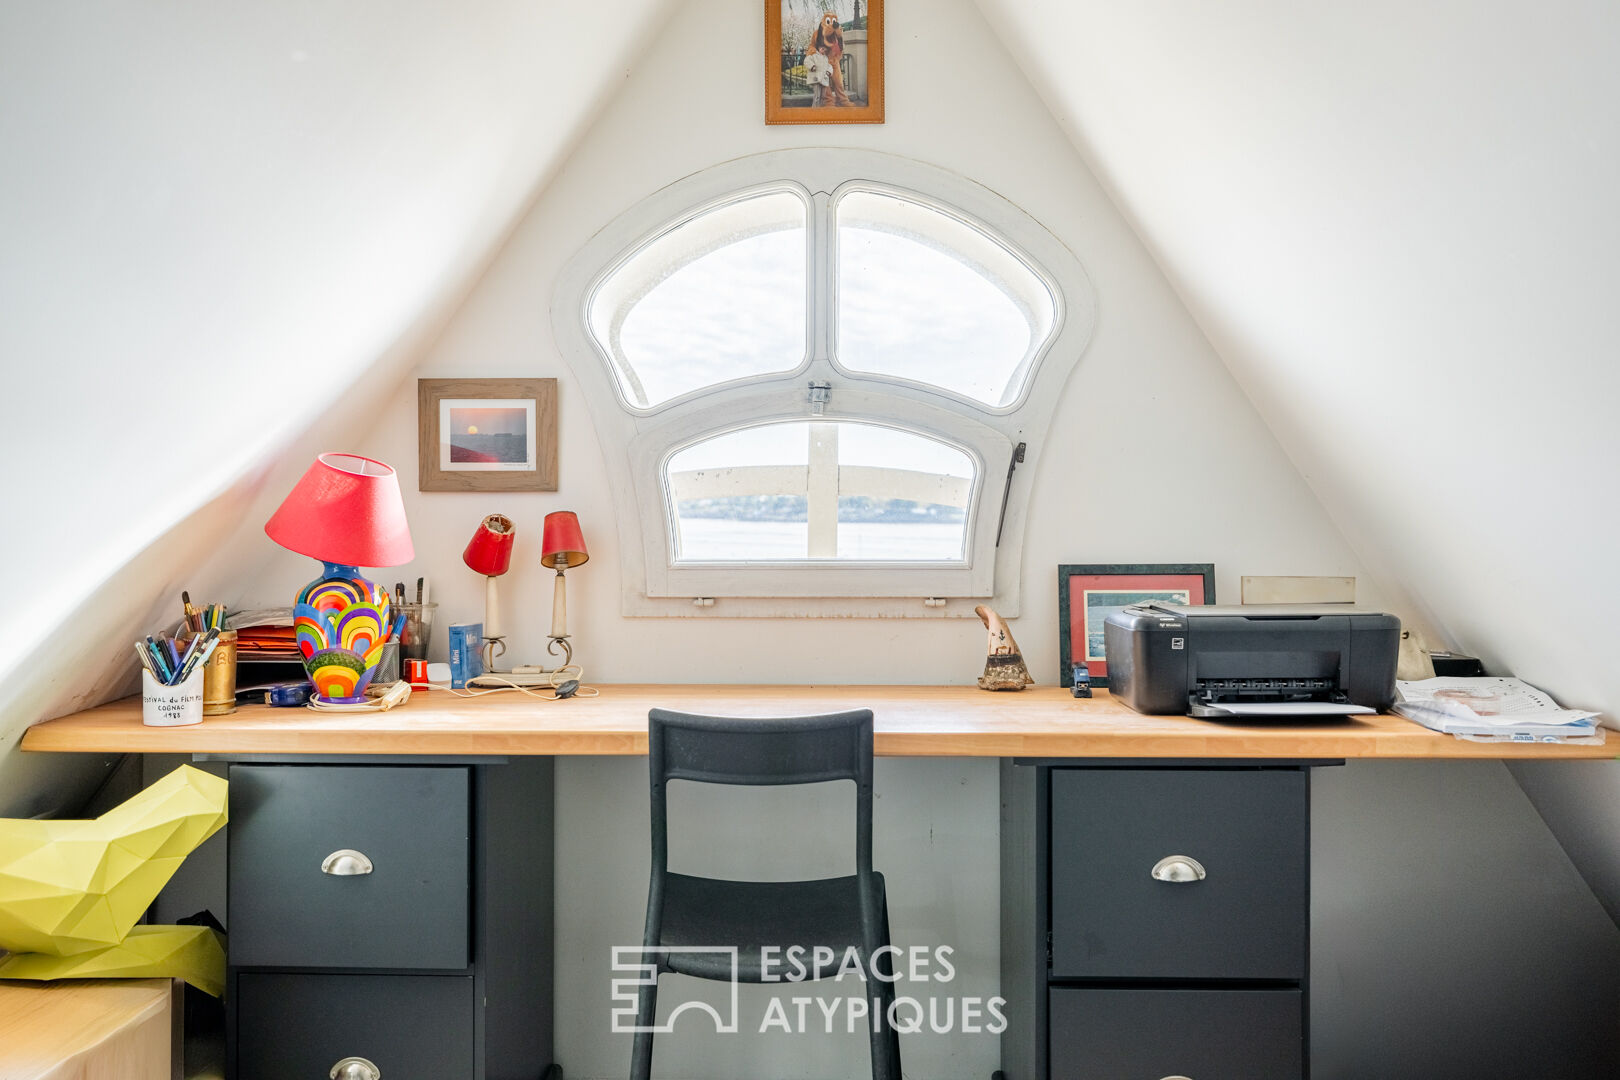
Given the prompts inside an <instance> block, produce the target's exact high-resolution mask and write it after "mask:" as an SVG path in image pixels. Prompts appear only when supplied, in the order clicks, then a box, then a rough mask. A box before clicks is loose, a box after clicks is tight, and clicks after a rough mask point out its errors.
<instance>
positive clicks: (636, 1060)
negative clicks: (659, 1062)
mask: <svg viewBox="0 0 1620 1080" xmlns="http://www.w3.org/2000/svg"><path fill="white" fill-rule="evenodd" d="M657 1022H658V976H657V975H656V974H654V975H653V981H652V982H650V983H647V984H646V985H645V986H643V987H641V989H640V990H638V991H636V1027H637V1028H639V1029H640V1030H638V1031H637V1032H636V1035H635V1040H636V1043H635V1050H634V1051H633V1052H632V1053H631V1055H630V1080H652V1051H653V1037H652V1031H651V1030H650V1029H651V1028H652V1026H653V1025H654V1024H655V1023H657Z"/></svg>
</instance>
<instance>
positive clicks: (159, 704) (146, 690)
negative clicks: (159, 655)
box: [141, 665, 203, 727]
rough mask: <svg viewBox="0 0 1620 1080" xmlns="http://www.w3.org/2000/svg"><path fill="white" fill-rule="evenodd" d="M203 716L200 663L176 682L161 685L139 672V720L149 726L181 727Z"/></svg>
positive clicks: (199, 721) (146, 673)
mask: <svg viewBox="0 0 1620 1080" xmlns="http://www.w3.org/2000/svg"><path fill="white" fill-rule="evenodd" d="M202 718H203V671H202V667H201V666H200V665H199V666H198V668H197V670H195V671H193V672H192V673H191V674H190V675H189V676H188V677H187V678H186V681H185V682H183V683H181V684H180V685H179V686H164V685H163V684H162V683H160V682H158V681H157V680H156V679H154V678H152V673H151V672H150V671H142V672H141V723H143V724H146V725H147V726H149V727H184V726H185V725H187V724H200V723H202Z"/></svg>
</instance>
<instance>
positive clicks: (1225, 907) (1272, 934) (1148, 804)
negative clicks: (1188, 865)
mask: <svg viewBox="0 0 1620 1080" xmlns="http://www.w3.org/2000/svg"><path fill="white" fill-rule="evenodd" d="M1308 797H1309V789H1308V787H1307V784H1306V779H1305V774H1304V773H1303V772H1300V771H1296V770H1220V769H1210V770H1205V769H1185V770H1178V769H1157V770H1154V769H1054V770H1053V771H1052V822H1051V853H1052V927H1051V929H1052V976H1053V977H1054V978H1160V979H1236V978H1252V979H1300V978H1303V977H1304V974H1305V937H1306V920H1307V916H1308V912H1307V910H1306V906H1307V905H1306V886H1307V876H1308V873H1309V864H1308V862H1307V841H1308V836H1309V821H1308V812H1309V807H1308ZM1178 855H1179V856H1187V857H1190V858H1191V859H1192V860H1195V861H1196V862H1197V863H1198V864H1199V865H1201V866H1202V867H1203V869H1204V871H1205V875H1206V876H1205V877H1204V878H1203V880H1195V881H1191V882H1182V883H1176V882H1167V881H1161V880H1158V879H1155V878H1154V877H1153V874H1152V872H1153V869H1154V867H1155V865H1157V864H1158V863H1159V862H1160V861H1161V860H1164V859H1166V858H1169V857H1172V856H1178ZM1155 1080H1156V1078H1155Z"/></svg>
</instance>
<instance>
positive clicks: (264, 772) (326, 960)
mask: <svg viewBox="0 0 1620 1080" xmlns="http://www.w3.org/2000/svg"><path fill="white" fill-rule="evenodd" d="M470 772H471V769H470V768H469V767H468V766H465V765H462V766H449V767H442V768H433V767H431V766H401V767H387V766H373V767H369V768H368V767H365V766H304V767H294V766H287V765H238V766H236V767H235V768H233V769H232V770H231V789H230V791H231V818H232V822H233V828H232V832H231V843H230V854H229V861H230V882H231V897H230V904H229V907H230V914H231V956H232V959H233V960H234V961H235V962H236V963H237V964H239V965H241V966H243V967H300V966H302V967H329V968H424V969H437V970H451V971H455V970H460V969H463V968H465V967H466V966H467V961H468V951H467V950H468V926H469V923H468V915H467V900H468V893H469V889H470V886H471V880H470V879H471V874H472V870H471V856H470V851H471V844H472V834H471V826H472V814H471V806H470V799H471V792H472V783H471V777H470V775H469V774H470ZM344 871H348V872H344Z"/></svg>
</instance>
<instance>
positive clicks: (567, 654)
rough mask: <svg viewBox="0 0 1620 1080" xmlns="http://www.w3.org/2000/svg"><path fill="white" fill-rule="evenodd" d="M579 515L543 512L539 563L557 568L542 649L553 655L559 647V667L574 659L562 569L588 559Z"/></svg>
mask: <svg viewBox="0 0 1620 1080" xmlns="http://www.w3.org/2000/svg"><path fill="white" fill-rule="evenodd" d="M590 557H591V556H590V553H589V552H587V551H586V550H585V536H584V534H583V533H582V532H581V531H580V528H579V517H578V516H577V515H576V514H575V513H574V512H573V511H572V510H555V511H553V512H552V513H549V514H547V515H546V521H545V534H544V536H543V537H542V539H541V543H540V563H541V565H542V566H545V567H548V568H550V569H554V570H556V571H557V580H556V584H555V585H554V586H553V588H552V593H551V634H550V635H549V637H550V641H549V643H548V644H547V645H546V652H548V653H550V654H551V655H552V656H556V655H557V648H558V646H561V647H562V655H563V663H562V666H563V667H567V666H568V665H570V664H572V663H573V662H574V647H573V645H571V644H570V643H569V641H568V585H567V581H566V579H565V578H564V577H563V572H564V571H566V570H571V569H572V568H574V567H576V566H583V565H584V564H585V562H586V561H587V560H588V559H590Z"/></svg>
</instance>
